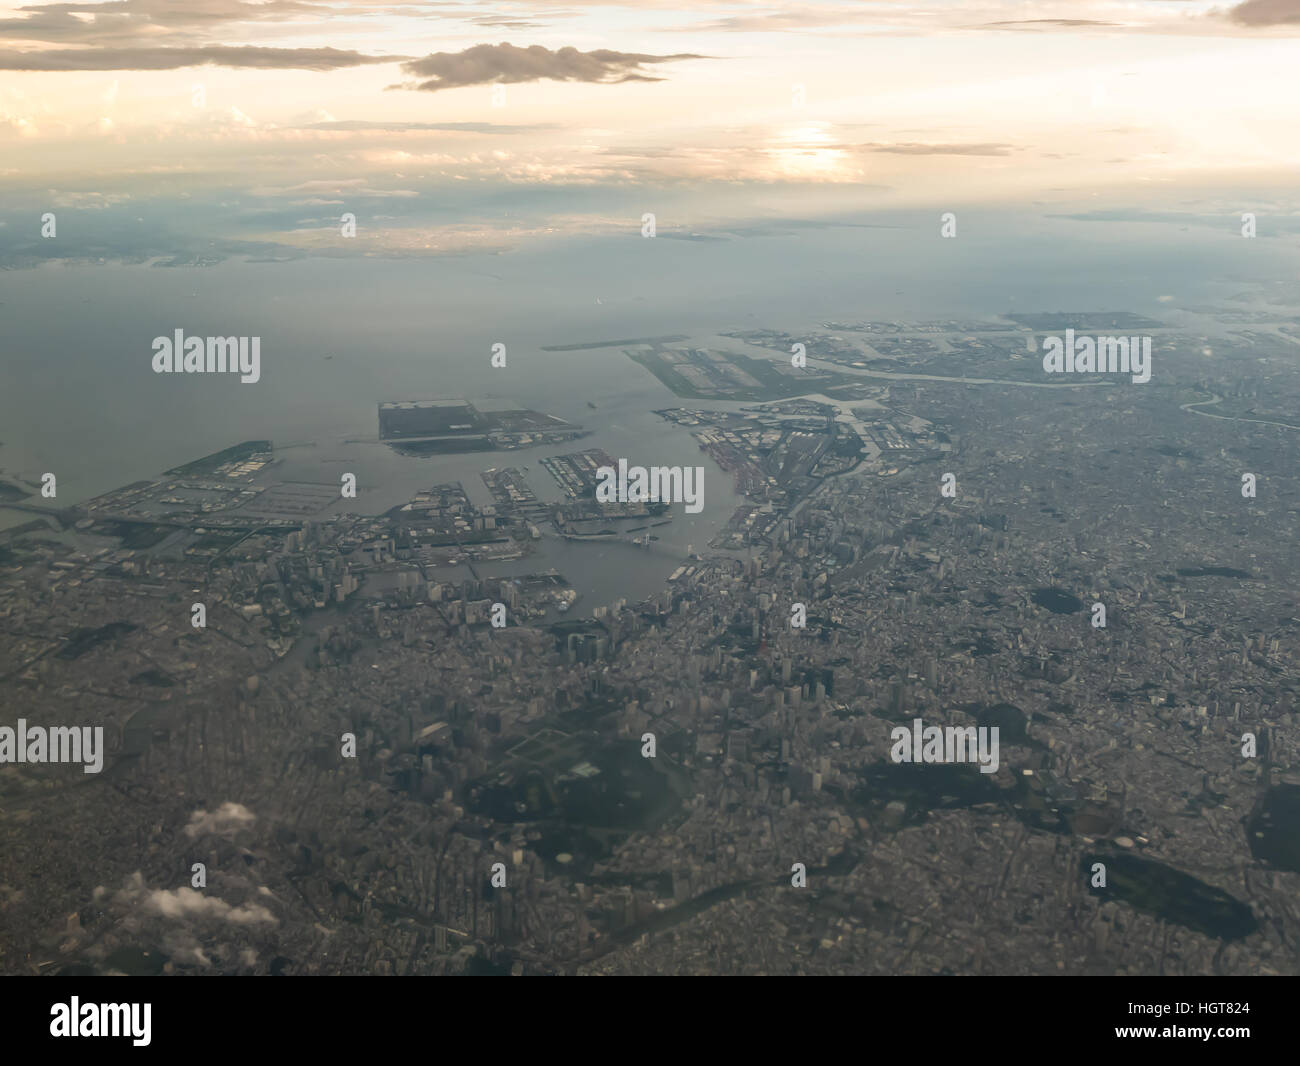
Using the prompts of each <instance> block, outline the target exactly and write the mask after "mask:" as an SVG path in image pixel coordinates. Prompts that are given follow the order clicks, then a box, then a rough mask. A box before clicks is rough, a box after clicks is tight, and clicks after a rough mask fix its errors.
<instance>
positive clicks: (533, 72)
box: [402, 42, 707, 92]
mask: <svg viewBox="0 0 1300 1066" xmlns="http://www.w3.org/2000/svg"><path fill="white" fill-rule="evenodd" d="M704 58H707V57H705V56H698V55H691V54H687V53H682V54H679V55H668V56H652V55H645V54H642V53H638V52H614V51H610V50H609V49H605V48H601V49H597V50H596V51H593V52H579V51H578V50H577V49H576V48H572V47H569V48H560V49H557V50H556V51H554V52H553V51H551V50H550V49H549V48H544V47H542V46H541V45H540V44H534V45H530V46H529V47H527V48H518V47H516V46H515V45H513V44H506V43H504V42H503V43H501V44H478V45H474V47H472V48H467V49H465V51H463V52H434V53H433V54H432V55H427V56H425V57H424V58H423V59H415V60H411V61H409V62H406V63H403V64H402V70H403V71H404V72H405V73H407V74H410V75H412V76H413V77H416V78H427V79H429V80H427V81H423V82H421V83H420V84H418V85H415V86H402V87H403V88H415V89H419V90H421V91H422V92H437V91H438V90H439V89H455V88H459V87H461V86H465V85H485V84H489V83H491V82H511V83H513V82H525V81H543V80H547V81H584V82H592V83H598V84H603V85H609V84H614V83H618V82H625V81H662V80H663V79H661V78H656V77H652V76H651V75H649V74H646V73H644V72H643V71H642V67H643V66H644V65H645V64H647V63H670V62H673V61H675V60H678V59H704Z"/></svg>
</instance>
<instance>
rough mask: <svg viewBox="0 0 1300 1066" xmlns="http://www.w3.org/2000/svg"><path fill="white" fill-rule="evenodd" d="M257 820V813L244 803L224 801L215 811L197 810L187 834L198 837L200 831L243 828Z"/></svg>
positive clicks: (213, 831) (220, 831)
mask: <svg viewBox="0 0 1300 1066" xmlns="http://www.w3.org/2000/svg"><path fill="white" fill-rule="evenodd" d="M256 820H257V815H255V814H254V813H253V812H252V811H250V810H249V809H248V808H247V807H245V806H244V805H243V804H242V803H223V804H222V805H221V806H220V807H218V808H217V809H216V810H215V811H212V812H208V811H195V812H194V813H193V814H191V815H190V824H189V825H187V826H186V827H185V835H186V836H188V837H191V838H193V837H196V836H198V835H199V834H200V833H223V832H225V831H226V830H229V829H242V828H243V827H244V826H247V825H251V824H252V823H253V822H255V821H256Z"/></svg>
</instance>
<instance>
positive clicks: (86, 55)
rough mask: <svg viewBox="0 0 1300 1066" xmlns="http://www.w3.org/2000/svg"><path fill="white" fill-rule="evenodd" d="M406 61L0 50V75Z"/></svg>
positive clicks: (313, 54)
mask: <svg viewBox="0 0 1300 1066" xmlns="http://www.w3.org/2000/svg"><path fill="white" fill-rule="evenodd" d="M409 58H410V57H409V56H370V55H363V54H362V53H361V52H348V51H341V50H339V49H337V48H256V47H253V46H243V45H241V46H238V47H226V46H223V45H212V46H209V47H203V48H67V49H56V50H54V51H35V50H33V51H28V52H20V51H15V50H13V49H0V70H42V71H65V70H178V69H180V68H181V67H203V66H212V67H250V68H254V69H258V70H339V69H342V68H345V67H360V66H365V65H366V64H369V63H397V62H401V61H403V60H406V59H409Z"/></svg>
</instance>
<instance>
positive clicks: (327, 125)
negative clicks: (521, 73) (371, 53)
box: [296, 119, 560, 135]
mask: <svg viewBox="0 0 1300 1066" xmlns="http://www.w3.org/2000/svg"><path fill="white" fill-rule="evenodd" d="M296 128H297V129H304V130H337V131H338V132H340V133H359V132H367V131H373V132H376V133H415V132H423V131H435V132H439V133H491V134H494V135H495V134H505V133H534V132H536V131H538V130H554V129H559V128H560V127H559V126H557V125H555V124H554V123H551V122H538V123H535V124H533V125H531V126H506V125H498V124H497V123H495V122H367V121H365V120H361V119H350V120H344V121H341V122H311V123H308V124H307V125H305V126H298V127H296Z"/></svg>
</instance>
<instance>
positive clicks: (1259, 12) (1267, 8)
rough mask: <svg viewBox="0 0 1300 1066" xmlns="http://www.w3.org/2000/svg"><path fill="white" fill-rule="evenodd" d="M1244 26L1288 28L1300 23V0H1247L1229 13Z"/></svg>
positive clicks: (1229, 16)
mask: <svg viewBox="0 0 1300 1066" xmlns="http://www.w3.org/2000/svg"><path fill="white" fill-rule="evenodd" d="M1228 18H1230V19H1231V20H1232V21H1233V22H1236V23H1240V24H1241V25H1243V26H1287V25H1292V24H1295V23H1300V0H1246V2H1245V3H1244V4H1238V5H1237V6H1236V7H1234V8H1233V9H1232V10H1231V11H1229V12H1228Z"/></svg>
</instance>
